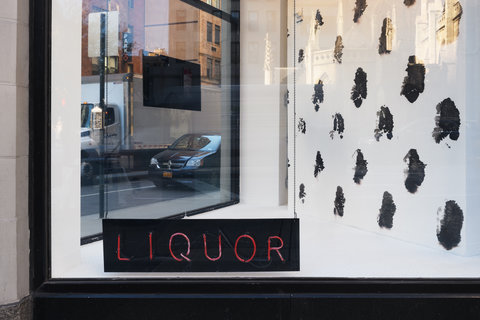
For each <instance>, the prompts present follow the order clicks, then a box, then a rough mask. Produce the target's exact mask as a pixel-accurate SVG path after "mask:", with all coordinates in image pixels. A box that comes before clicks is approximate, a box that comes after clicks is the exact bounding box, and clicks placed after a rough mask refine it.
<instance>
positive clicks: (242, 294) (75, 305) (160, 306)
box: [28, 0, 480, 319]
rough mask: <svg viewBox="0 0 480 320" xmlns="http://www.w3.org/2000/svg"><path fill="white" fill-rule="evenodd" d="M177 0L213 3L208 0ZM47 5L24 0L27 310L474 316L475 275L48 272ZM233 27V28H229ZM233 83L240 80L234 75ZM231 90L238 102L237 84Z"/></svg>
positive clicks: (58, 314) (61, 314)
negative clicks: (87, 275)
mask: <svg viewBox="0 0 480 320" xmlns="http://www.w3.org/2000/svg"><path fill="white" fill-rule="evenodd" d="M184 1H185V2H187V3H192V4H194V5H196V6H200V7H204V8H206V9H207V10H211V9H209V8H211V6H209V5H208V4H206V3H203V2H200V1H197V0H184ZM233 2H234V3H233V4H234V10H233V11H232V13H233V14H232V19H240V14H239V13H240V1H237V0H235V1H233ZM233 4H232V5H233ZM51 10H52V0H30V26H29V28H30V29H29V30H30V36H29V37H30V62H29V67H30V71H29V72H30V74H29V77H30V85H29V93H30V98H29V130H30V146H29V151H30V161H29V196H28V199H29V223H30V230H31V235H30V252H31V259H30V268H31V282H30V288H31V291H32V296H33V305H34V309H33V311H34V317H35V319H60V318H68V319H84V318H87V317H88V318H89V319H107V318H113V317H115V318H117V319H130V318H132V315H135V316H136V317H140V318H142V319H158V318H159V317H161V316H165V315H166V316H167V317H168V318H177V319H182V318H185V317H192V316H194V317H196V318H199V319H200V318H208V319H224V318H227V317H231V318H234V319H240V318H248V319H268V318H278V319H280V318H281V319H283V318H287V319H289V318H304V319H317V318H318V317H319V315H322V316H323V317H322V318H335V319H338V318H350V317H351V315H352V314H358V315H359V317H361V318H372V319H373V318H377V319H378V318H382V316H383V317H387V316H390V317H394V318H409V317H412V315H417V314H418V315H420V314H421V315H422V319H433V318H438V316H439V315H442V316H443V318H454V317H455V318H459V319H464V318H472V316H473V315H476V316H478V310H479V308H480V294H479V293H480V280H479V279H348V278H341V279H332V278H300V279H299V278H274V279H268V278H255V279H248V278H247V279H236V278H233V277H232V278H229V279H214V278H184V279H149V278H145V279H144V278H142V279H129V280H126V279H61V280H58V279H52V278H51V273H50V270H51V266H50V241H51V239H50V207H51V205H52V204H51V201H50V189H51V183H50V164H51V159H50V128H51V118H50V116H51V112H50V104H51V102H50V90H51V86H50V80H51V72H50V67H51V60H50V59H51V48H50V43H51V33H52V30H51V13H52V11H51ZM237 12H238V13H237ZM233 26H234V24H232V27H233ZM232 35H235V36H236V37H237V36H239V34H238V32H233V28H232ZM239 40H240V39H239V37H238V38H232V52H233V56H234V58H235V59H238V60H234V61H239V55H240V42H239ZM232 72H234V74H235V75H237V76H238V75H239V65H238V64H237V65H232ZM237 78H238V77H237ZM237 78H236V79H237ZM232 85H233V86H237V87H238V85H239V83H238V82H235V83H232ZM234 91H235V92H233V93H232V94H234V95H235V96H234V98H235V99H237V100H236V101H237V102H238V101H239V100H238V99H239V95H238V90H234ZM236 106H237V108H238V103H237V104H236ZM237 111H238V110H237ZM236 134H238V132H237V133H236ZM237 141H238V140H237ZM233 149H234V150H235V148H233ZM236 150H237V152H238V146H237V148H236ZM237 165H238V163H237ZM236 169H237V171H238V167H236ZM427 315H429V316H427Z"/></svg>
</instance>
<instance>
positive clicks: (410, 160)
mask: <svg viewBox="0 0 480 320" xmlns="http://www.w3.org/2000/svg"><path fill="white" fill-rule="evenodd" d="M403 161H405V162H407V164H408V169H407V170H406V173H407V178H406V179H405V188H407V190H408V192H410V193H415V192H417V189H418V187H420V186H421V185H422V183H423V180H424V179H425V167H426V166H427V165H426V164H424V163H423V162H422V161H421V160H420V157H419V155H418V153H417V150H415V149H410V151H408V153H407V155H406V156H405V158H404V159H403Z"/></svg>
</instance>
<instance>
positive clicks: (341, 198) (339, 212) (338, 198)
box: [333, 186, 345, 217]
mask: <svg viewBox="0 0 480 320" xmlns="http://www.w3.org/2000/svg"><path fill="white" fill-rule="evenodd" d="M344 206H345V195H344V194H343V189H342V187H340V186H338V187H337V192H336V193H335V201H334V208H333V214H334V215H336V216H340V217H343V208H344Z"/></svg>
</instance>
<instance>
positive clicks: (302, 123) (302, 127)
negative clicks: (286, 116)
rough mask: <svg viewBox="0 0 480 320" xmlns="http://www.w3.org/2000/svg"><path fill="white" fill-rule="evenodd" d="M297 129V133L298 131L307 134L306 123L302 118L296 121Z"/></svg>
mask: <svg viewBox="0 0 480 320" xmlns="http://www.w3.org/2000/svg"><path fill="white" fill-rule="evenodd" d="M297 128H298V131H300V132H301V133H303V134H305V132H307V123H306V122H305V120H303V118H300V119H299V120H298V125H297Z"/></svg>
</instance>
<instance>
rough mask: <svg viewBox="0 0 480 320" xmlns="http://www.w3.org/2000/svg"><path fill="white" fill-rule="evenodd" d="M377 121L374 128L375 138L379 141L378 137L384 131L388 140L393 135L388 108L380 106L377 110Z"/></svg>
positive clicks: (392, 124) (391, 116)
mask: <svg viewBox="0 0 480 320" xmlns="http://www.w3.org/2000/svg"><path fill="white" fill-rule="evenodd" d="M377 116H378V122H377V128H376V129H375V131H374V132H375V139H376V140H377V141H380V137H381V136H382V135H383V134H384V133H386V134H387V138H388V139H389V140H391V139H392V137H393V126H394V123H393V115H392V113H391V112H390V109H389V108H388V107H386V106H382V107H380V111H378V112H377Z"/></svg>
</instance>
